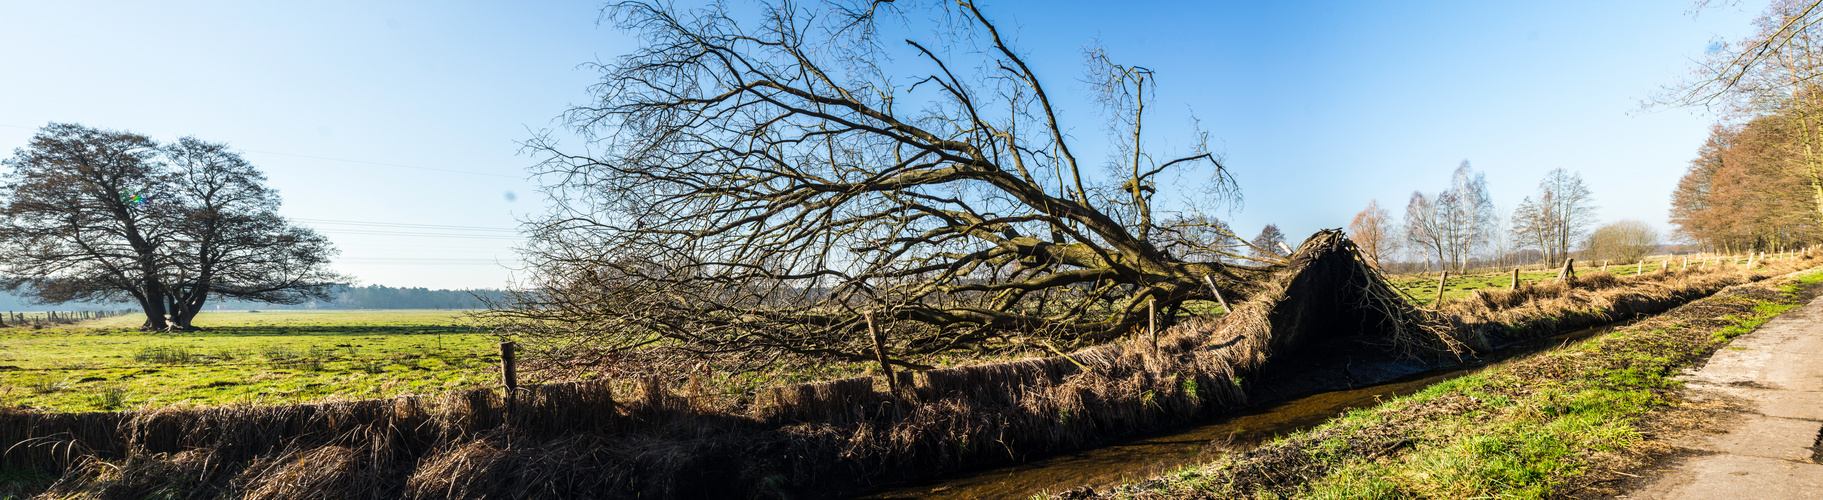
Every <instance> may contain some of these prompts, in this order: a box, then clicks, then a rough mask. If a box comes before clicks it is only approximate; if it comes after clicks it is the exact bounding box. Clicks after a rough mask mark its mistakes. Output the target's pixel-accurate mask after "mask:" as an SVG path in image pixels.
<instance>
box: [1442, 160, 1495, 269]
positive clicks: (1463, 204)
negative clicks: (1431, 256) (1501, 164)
mask: <svg viewBox="0 0 1823 500" xmlns="http://www.w3.org/2000/svg"><path fill="white" fill-rule="evenodd" d="M1437 200H1439V202H1440V204H1439V206H1438V216H1439V217H1440V218H1441V219H1442V227H1443V236H1444V242H1445V248H1446V249H1447V250H1446V253H1447V254H1448V256H1449V263H1450V265H1451V266H1452V267H1454V268H1456V269H1458V270H1464V269H1468V266H1469V260H1470V259H1471V258H1473V257H1474V256H1475V255H1476V254H1477V253H1480V252H1481V251H1482V249H1483V248H1485V247H1486V246H1487V244H1488V242H1489V241H1490V240H1491V239H1492V238H1491V237H1492V234H1493V230H1494V226H1495V224H1494V217H1495V215H1494V199H1493V197H1492V196H1491V195H1489V194H1488V188H1487V176H1486V175H1485V174H1482V173H1480V172H1475V171H1474V169H1472V168H1470V167H1469V161H1468V160H1462V164H1461V165H1459V166H1457V167H1456V171H1455V172H1454V173H1452V174H1451V175H1450V189H1449V190H1448V191H1445V192H1444V193H1443V194H1442V195H1440V196H1438V197H1437Z"/></svg>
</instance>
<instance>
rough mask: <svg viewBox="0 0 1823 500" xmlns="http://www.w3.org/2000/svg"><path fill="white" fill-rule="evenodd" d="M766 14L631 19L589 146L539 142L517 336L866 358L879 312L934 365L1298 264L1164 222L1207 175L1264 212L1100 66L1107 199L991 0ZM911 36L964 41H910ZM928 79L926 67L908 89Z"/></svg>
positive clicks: (742, 355)
mask: <svg viewBox="0 0 1823 500" xmlns="http://www.w3.org/2000/svg"><path fill="white" fill-rule="evenodd" d="M759 7H761V10H762V11H763V12H762V13H761V14H753V15H746V16H743V15H740V14H738V13H736V12H733V11H740V12H746V10H745V9H744V7H743V8H735V7H730V6H728V5H723V4H715V5H710V6H705V7H702V8H700V9H696V10H685V9H683V8H679V7H675V6H672V5H671V4H666V3H646V2H623V3H619V4H615V5H613V6H611V7H610V8H608V9H607V11H606V12H607V16H606V19H609V20H612V21H613V22H614V23H615V24H617V25H618V26H620V27H622V28H624V29H627V30H629V31H633V32H636V33H637V34H638V36H639V38H640V40H642V41H643V42H644V44H643V45H642V46H641V47H640V48H639V49H638V50H636V51H634V52H633V53H631V54H628V55H625V56H622V57H620V58H618V59H616V60H615V61H613V62H610V63H606V64H602V65H599V69H600V70H601V71H602V73H603V78H602V80H601V82H600V83H598V84H597V85H596V86H595V87H593V89H592V93H593V95H592V99H591V102H589V103H588V104H585V105H582V106H578V107H575V108H573V109H571V110H570V111H569V113H568V115H567V119H568V121H569V124H570V125H571V130H572V131H573V132H574V133H575V134H577V135H580V136H582V137H585V138H587V143H586V145H585V146H583V147H580V148H579V147H574V146H567V145H564V144H559V143H558V141H556V140H555V139H551V138H549V137H548V136H541V137H539V138H537V139H535V140H533V141H532V142H531V144H530V146H531V148H532V149H533V150H535V151H537V152H539V153H540V154H542V155H543V156H544V162H543V163H542V164H541V166H540V167H539V169H538V171H537V173H538V175H540V177H541V178H542V179H544V180H545V184H546V190H547V191H548V193H549V194H550V197H551V199H553V200H554V201H555V205H556V208H555V209H554V210H553V211H552V212H551V213H549V214H547V215H546V216H544V217H542V218H541V219H539V220H537V221H535V222H534V223H533V224H532V225H531V228H532V229H531V231H530V243H529V245H528V248H527V249H526V252H525V261H526V262H527V265H528V268H529V270H530V271H531V272H532V274H533V277H532V279H531V280H530V281H529V282H528V283H525V285H524V286H522V287H521V288H520V289H519V290H518V292H517V293H515V294H513V295H512V296H511V297H509V298H508V300H505V301H502V302H501V303H499V304H497V306H498V307H497V308H496V310H495V311H493V313H492V314H491V318H492V319H493V320H495V321H496V323H497V324H498V325H499V326H500V328H501V329H502V330H503V331H507V332H510V333H512V334H515V335H519V336H521V337H522V338H525V339H527V340H528V342H529V343H530V344H532V345H534V346H539V347H543V348H546V349H551V350H559V351H561V352H562V353H563V354H565V355H575V354H577V353H581V352H592V353H611V352H620V351H626V350H630V349H653V348H662V349H671V350H675V351H678V352H683V353H686V354H687V356H689V357H692V358H695V359H702V358H704V357H714V358H717V359H730V358H739V359H742V360H745V361H746V362H751V363H756V364H764V363H770V362H773V361H776V360H777V359H778V357H779V356H781V355H786V354H803V355H811V356H812V357H811V358H807V359H831V358H834V359H849V360H862V359H871V358H873V357H874V356H875V354H874V353H873V352H871V351H872V343H871V335H869V334H868V333H867V325H866V324H865V322H864V321H863V316H864V314H866V313H874V314H875V316H876V317H877V318H878V319H879V321H880V322H881V323H883V328H886V329H887V330H888V332H887V337H888V342H889V343H890V345H889V347H890V348H891V349H890V350H891V351H892V352H893V353H895V357H894V359H895V361H897V362H900V363H909V362H907V361H905V360H904V359H903V358H904V357H905V356H915V355H918V354H923V353H932V352H941V351H945V350H952V349H964V348H972V347H975V346H978V345H981V344H984V343H989V342H991V341H992V340H994V339H996V338H999V337H1001V336H1005V335H1008V334H1009V332H1019V334H1022V335H1029V336H1033V337H1037V338H1043V339H1047V340H1050V341H1054V342H1056V343H1058V344H1061V345H1064V346H1070V345H1084V344H1092V343H1098V342H1105V341H1107V340H1110V339H1113V338H1116V337H1118V336H1121V335H1124V334H1126V333H1128V332H1131V331H1132V330H1133V329H1134V328H1135V327H1136V326H1138V325H1139V324H1140V323H1141V322H1142V321H1143V320H1144V319H1145V317H1146V312H1147V309H1148V307H1149V306H1155V307H1157V308H1158V309H1159V310H1160V311H1161V312H1163V313H1166V314H1165V315H1164V316H1165V317H1167V318H1170V317H1174V316H1175V315H1174V314H1170V313H1175V312H1177V311H1180V310H1181V309H1182V307H1183V306H1184V305H1185V302H1186V301H1192V300H1207V301H1214V300H1216V297H1215V295H1214V294H1215V290H1220V293H1223V294H1225V295H1227V298H1229V299H1239V298H1244V297H1246V296H1249V295H1251V294H1252V292H1253V287H1254V284H1255V283H1257V282H1258V281H1259V280H1260V279H1262V278H1263V277H1265V276H1267V275H1269V274H1271V273H1272V272H1273V271H1275V270H1276V269H1278V268H1279V267H1281V265H1282V262H1279V261H1277V260H1273V259H1276V257H1266V258H1265V259H1268V260H1247V259H1248V257H1246V256H1244V255H1242V254H1243V253H1244V252H1238V251H1235V250H1237V248H1238V247H1240V246H1241V245H1244V244H1243V243H1240V242H1239V241H1238V238H1234V237H1233V235H1232V233H1231V232H1230V231H1228V230H1227V229H1226V227H1225V226H1223V225H1222V224H1221V223H1220V222H1219V221H1215V220H1213V219H1210V218H1207V217H1203V216H1200V215H1197V214H1196V213H1189V212H1186V213H1170V212H1166V211H1162V210H1160V209H1158V208H1156V205H1155V201H1154V198H1155V197H1156V195H1157V194H1159V193H1160V192H1165V193H1175V192H1177V191H1176V190H1172V189H1168V188H1167V189H1164V190H1162V191H1161V184H1165V183H1167V182H1177V183H1182V181H1170V180H1169V179H1178V178H1181V177H1178V176H1180V175H1182V174H1183V173H1185V172H1188V173H1190V174H1193V175H1194V176H1195V177H1200V178H1201V179H1205V180H1206V181H1207V183H1208V186H1209V188H1210V195H1209V197H1208V202H1209V203H1211V204H1214V203H1221V202H1227V201H1234V200H1237V199H1238V196H1239V193H1238V190H1237V188H1236V187H1235V184H1234V182H1233V180H1232V178H1231V177H1230V175H1229V173H1228V170H1227V169H1226V167H1225V166H1224V165H1222V163H1221V162H1220V161H1219V160H1220V159H1219V157H1218V156H1217V155H1216V154H1214V153H1212V152H1210V151H1208V150H1207V149H1206V148H1205V142H1204V139H1203V138H1202V137H1200V136H1198V137H1192V140H1191V141H1190V142H1189V147H1188V148H1186V149H1184V150H1183V151H1181V152H1179V154H1176V155H1166V154H1163V153H1160V152H1156V151H1151V150H1150V149H1151V148H1150V144H1151V143H1150V142H1144V141H1147V140H1148V138H1147V135H1146V134H1143V133H1142V130H1143V125H1144V124H1145V119H1146V118H1147V115H1146V111H1147V105H1148V104H1150V103H1149V102H1148V101H1147V99H1149V98H1150V97H1151V93H1152V86H1153V82H1154V75H1153V73H1152V72H1151V70H1149V69H1146V68H1143V67H1138V66H1127V65H1121V64H1117V63H1114V62H1112V61H1111V59H1110V58H1109V57H1108V55H1107V54H1106V53H1105V52H1103V51H1100V50H1098V49H1096V50H1091V51H1090V52H1089V53H1088V56H1089V57H1088V59H1089V61H1090V62H1089V66H1090V68H1089V70H1090V71H1089V75H1090V77H1091V78H1092V79H1093V85H1092V86H1093V87H1094V88H1095V90H1096V93H1095V94H1096V99H1097V102H1099V103H1101V104H1102V105H1104V107H1105V108H1106V110H1107V111H1108V114H1109V116H1110V117H1111V118H1112V119H1111V129H1112V130H1114V131H1115V132H1116V133H1115V134H1113V135H1114V138H1113V139H1112V140H1111V141H1110V142H1111V147H1109V148H1108V149H1110V150H1113V151H1116V152H1117V154H1116V155H1115V157H1114V158H1113V160H1112V163H1113V165H1114V168H1113V169H1112V170H1111V171H1112V174H1111V176H1109V178H1108V179H1107V180H1105V181H1103V182H1100V183H1098V182H1096V180H1097V179H1096V176H1093V175H1089V174H1087V173H1085V172H1083V170H1085V169H1086V168H1087V167H1086V166H1084V165H1082V164H1081V162H1079V160H1078V159H1077V158H1076V156H1074V154H1073V153H1072V152H1071V151H1072V150H1073V149H1075V148H1079V147H1080V145H1077V144H1073V142H1074V141H1073V140H1071V138H1070V137H1069V134H1068V131H1067V129H1066V128H1065V126H1064V125H1062V124H1060V123H1059V121H1058V118H1057V110H1058V105H1057V104H1056V103H1054V102H1053V101H1052V97H1051V96H1050V94H1048V93H1047V91H1048V88H1047V87H1046V86H1045V85H1044V84H1043V83H1042V82H1041V81H1040V79H1039V77H1038V76H1037V73H1036V72H1035V71H1034V70H1033V69H1031V68H1030V67H1029V66H1028V65H1027V61H1026V60H1025V59H1024V58H1023V57H1022V56H1021V55H1020V54H1019V52H1018V51H1017V50H1016V49H1015V48H1014V47H1013V46H1012V45H1011V44H1010V42H1008V41H1007V40H1008V39H1007V37H1006V36H1005V34H1003V33H1002V32H1001V31H1000V29H999V28H998V27H997V26H996V25H995V24H994V23H993V22H991V21H990V20H989V17H988V16H987V15H986V14H985V13H984V12H983V11H982V10H981V9H980V8H978V6H976V5H975V4H973V3H972V2H967V1H962V2H953V3H951V2H938V3H931V4H921V3H919V2H911V3H906V2H897V3H895V2H864V1H859V2H845V1H830V2H824V3H822V4H818V5H816V6H810V7H805V6H798V5H795V4H787V3H779V4H773V3H767V2H761V3H760V5H759ZM901 9H907V10H908V11H911V12H912V13H913V15H904V13H903V12H901ZM926 18H934V19H938V21H933V22H934V23H935V24H934V25H933V24H927V23H925V22H924V19H926ZM754 19H757V20H756V21H754ZM749 21H752V22H749ZM901 23H909V24H911V25H914V26H916V28H912V29H917V28H924V27H928V28H931V29H932V30H934V31H935V32H938V33H939V34H941V35H942V36H941V39H942V40H943V41H942V42H940V43H942V44H943V45H942V46H931V45H929V42H920V41H917V40H914V39H913V38H911V37H910V36H907V37H905V38H903V39H901V40H899V41H895V40H891V39H890V38H892V37H890V36H889V35H887V34H886V33H887V32H888V31H889V28H891V27H894V26H898V25H900V24H901ZM882 26H885V27H882ZM901 47H902V48H903V49H904V50H898V48H901ZM894 57H899V58H902V59H899V60H898V61H897V62H891V63H889V62H888V61H889V60H890V59H892V58H894ZM907 68H915V69H917V70H919V71H922V73H920V74H919V75H918V76H916V77H914V78H905V77H901V76H894V75H893V74H892V72H893V71H896V70H901V69H907ZM1199 134H1200V133H1199ZM1237 262H1248V263H1249V264H1246V265H1242V264H1238V263H1237ZM1212 287H1213V288H1212ZM1211 304H1213V302H1212V303H1211Z"/></svg>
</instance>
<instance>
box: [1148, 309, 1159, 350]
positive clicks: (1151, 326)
mask: <svg viewBox="0 0 1823 500" xmlns="http://www.w3.org/2000/svg"><path fill="white" fill-rule="evenodd" d="M1146 334H1147V335H1149V336H1151V337H1152V355H1154V356H1157V355H1158V299H1152V298H1149V299H1146Z"/></svg>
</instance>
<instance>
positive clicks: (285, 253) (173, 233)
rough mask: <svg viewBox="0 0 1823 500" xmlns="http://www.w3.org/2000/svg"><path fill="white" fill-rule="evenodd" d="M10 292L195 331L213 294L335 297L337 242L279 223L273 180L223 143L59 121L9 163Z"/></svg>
mask: <svg viewBox="0 0 1823 500" xmlns="http://www.w3.org/2000/svg"><path fill="white" fill-rule="evenodd" d="M4 164H5V166H7V167H9V169H10V172H8V173H7V175H6V178H7V183H6V185H5V186H0V203H4V204H3V205H0V276H5V278H4V279H0V289H5V290H7V291H24V292H26V293H27V294H28V295H29V296H31V297H32V298H34V299H36V300H38V301H41V302H45V303H60V302H70V301H83V302H103V303H107V302H121V301H127V300H131V301H134V302H137V303H139V305H140V308H141V309H142V310H143V311H144V313H145V315H146V321H145V323H144V327H145V328H147V329H158V330H164V329H171V328H178V329H188V328H191V325H190V322H191V320H192V319H193V318H194V317H195V316H196V314H197V312H198V311H201V310H202V307H203V305H204V304H205V303H206V302H207V301H208V300H209V299H210V298H214V297H226V298H233V299H241V300H255V301H263V302H277V303H298V302H302V301H304V300H308V299H310V298H321V299H328V298H330V295H329V294H330V291H331V288H332V287H333V286H335V285H338V284H341V282H343V281H345V278H343V277H341V276H338V275H335V274H333V273H331V272H329V271H328V270H327V269H326V266H327V264H328V259H329V258H330V257H331V256H333V255H334V250H333V249H332V248H330V246H329V243H328V241H327V240H325V239H323V238H322V237H321V236H319V235H317V234H316V233H315V232H313V231H311V230H309V229H306V228H300V227H296V226H291V225H290V224H289V223H288V222H287V221H285V220H284V219H282V218H280V217H279V216H278V215H277V212H276V210H277V209H278V206H279V198H278V196H277V194H276V193H274V192H272V191H270V190H268V189H266V188H265V187H264V186H263V185H262V183H263V182H264V181H265V177H264V175H263V174H260V173H259V171H258V170H257V169H255V168H254V167H252V166H251V165H250V164H248V163H247V162H245V161H243V160H242V159H241V158H240V157H239V156H238V155H236V154H234V153H232V152H231V151H228V150H227V148H226V147H225V146H223V145H220V144H211V143H207V142H203V141H199V140H196V139H191V138H185V139H183V140H180V141H179V142H178V143H176V144H173V145H171V146H169V147H160V146H159V145H158V144H157V143H156V142H154V141H152V140H151V139H148V138H146V137H145V136H141V135H137V134H132V133H128V132H116V131H107V130H98V129H93V128H88V127H84V126H81V125H75V124H61V123H53V124H51V125H48V126H46V127H44V128H43V129H40V130H39V132H38V133H37V135H35V136H33V137H32V141H31V143H30V145H29V146H27V147H26V148H21V149H19V150H16V151H15V152H14V154H13V156H12V157H11V158H8V159H7V160H5V162H4Z"/></svg>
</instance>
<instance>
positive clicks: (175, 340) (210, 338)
mask: <svg viewBox="0 0 1823 500" xmlns="http://www.w3.org/2000/svg"><path fill="white" fill-rule="evenodd" d="M142 320H143V318H141V317H137V316H131V315H129V316H121V317H114V318H104V319H98V320H90V321H85V322H81V323H77V324H75V325H66V326H55V327H45V328H42V329H32V328H29V327H8V328H4V329H0V407H21V406H24V407H33V408H40V409H43V410H50V411H92V410H115V409H130V408H138V407H145V406H169V405H194V406H209V405H223V404H237V403H247V404H265V403H281V402H298V401H313V400H324V399H336V398H347V399H361V398H374V397H386V396H395V395H400V394H408V393H419V394H426V393H438V392H443V391H447V390H451V389H461V388H469V387H476V386H481V385H487V384H490V383H494V381H495V380H496V379H497V377H498V375H497V371H496V368H495V363H497V362H498V359H497V355H490V354H492V353H496V352H497V350H496V349H497V348H496V347H495V340H494V339H493V338H492V337H490V336H488V335H486V334H482V333H477V332H476V331H475V330H474V329H473V328H471V327H467V326H462V324H463V323H464V319H463V312H461V311H438V310H400V311H281V312H257V313H255V312H208V313H204V314H202V315H199V316H197V318H196V325H197V326H199V327H201V328H203V329H204V330H203V331H199V332H184V333H144V332H140V331H138V330H137V326H138V325H139V322H140V321H142Z"/></svg>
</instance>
